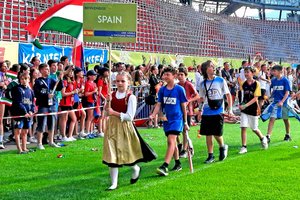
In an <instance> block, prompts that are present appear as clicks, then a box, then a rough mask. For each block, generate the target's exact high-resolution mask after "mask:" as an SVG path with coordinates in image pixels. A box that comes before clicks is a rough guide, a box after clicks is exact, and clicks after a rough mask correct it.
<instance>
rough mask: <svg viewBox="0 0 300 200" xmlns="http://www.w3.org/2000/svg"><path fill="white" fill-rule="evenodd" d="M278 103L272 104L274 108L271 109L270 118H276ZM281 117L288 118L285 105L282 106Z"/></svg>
mask: <svg viewBox="0 0 300 200" xmlns="http://www.w3.org/2000/svg"><path fill="white" fill-rule="evenodd" d="M277 112H278V105H277V104H276V105H274V108H273V110H272V113H271V116H270V117H272V118H275V119H277V118H278V113H277ZM281 117H282V119H288V118H289V110H288V109H287V108H286V107H285V106H282V116H281Z"/></svg>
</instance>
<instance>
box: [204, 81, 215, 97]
mask: <svg viewBox="0 0 300 200" xmlns="http://www.w3.org/2000/svg"><path fill="white" fill-rule="evenodd" d="M214 80H215V78H214V79H213V80H212V82H211V83H210V85H209V87H208V89H207V87H206V81H207V79H205V80H204V88H205V91H206V96H207V98H209V97H208V91H209V90H210V88H211V86H212V84H213V82H214Z"/></svg>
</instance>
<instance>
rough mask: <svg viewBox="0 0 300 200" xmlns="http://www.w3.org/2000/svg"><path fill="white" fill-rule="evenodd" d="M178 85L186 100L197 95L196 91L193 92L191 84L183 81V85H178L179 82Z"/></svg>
mask: <svg viewBox="0 0 300 200" xmlns="http://www.w3.org/2000/svg"><path fill="white" fill-rule="evenodd" d="M178 85H180V86H182V87H183V88H184V90H185V94H186V98H187V99H188V100H189V99H191V98H193V97H194V96H195V95H196V94H197V91H196V90H195V88H194V86H193V84H192V83H191V82H189V81H185V82H184V83H183V84H180V82H179V83H178Z"/></svg>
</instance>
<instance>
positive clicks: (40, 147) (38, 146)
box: [37, 144, 45, 150]
mask: <svg viewBox="0 0 300 200" xmlns="http://www.w3.org/2000/svg"><path fill="white" fill-rule="evenodd" d="M37 149H39V150H45V147H44V146H43V145H42V144H38V145H37Z"/></svg>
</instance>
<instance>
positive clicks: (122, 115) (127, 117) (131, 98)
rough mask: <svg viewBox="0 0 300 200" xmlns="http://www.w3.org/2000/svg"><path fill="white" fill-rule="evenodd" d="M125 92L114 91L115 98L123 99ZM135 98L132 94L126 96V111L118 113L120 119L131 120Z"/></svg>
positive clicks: (135, 103) (135, 104)
mask: <svg viewBox="0 0 300 200" xmlns="http://www.w3.org/2000/svg"><path fill="white" fill-rule="evenodd" d="M126 94H127V93H126V92H122V93H121V92H118V91H117V92H116V98H117V99H123V98H125V96H126ZM136 106H137V100H136V97H135V96H134V95H130V96H129V98H128V104H127V111H126V113H122V112H121V113H120V119H121V121H122V122H123V121H133V119H134V116H135V112H136Z"/></svg>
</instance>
